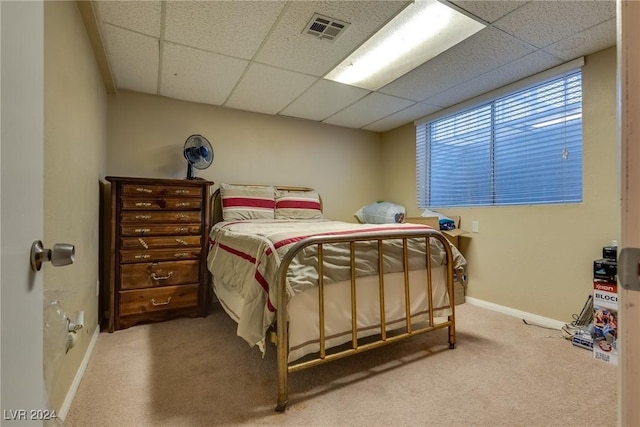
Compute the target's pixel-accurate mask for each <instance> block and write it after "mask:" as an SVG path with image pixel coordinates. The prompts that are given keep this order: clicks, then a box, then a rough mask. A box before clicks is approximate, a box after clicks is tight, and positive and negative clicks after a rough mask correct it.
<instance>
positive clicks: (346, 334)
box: [207, 184, 466, 411]
mask: <svg viewBox="0 0 640 427" xmlns="http://www.w3.org/2000/svg"><path fill="white" fill-rule="evenodd" d="M212 212H213V216H214V218H213V227H212V229H211V232H210V238H209V252H208V255H207V266H208V269H209V271H210V273H211V278H212V280H211V283H212V290H213V293H214V294H215V297H216V299H217V300H218V301H219V302H220V305H221V306H222V307H223V308H224V310H225V311H226V312H227V313H228V314H229V316H230V317H232V318H233V319H234V320H235V321H236V322H237V324H238V329H237V334H238V336H240V337H241V338H243V339H244V340H245V341H246V342H247V343H248V344H249V345H250V346H252V347H254V346H255V347H257V348H259V349H260V350H261V351H262V352H263V353H264V352H265V351H267V344H268V342H269V341H272V342H274V343H275V344H276V349H277V369H278V401H277V406H276V411H284V410H285V408H286V405H287V403H288V374H289V373H291V372H295V371H298V370H301V369H305V368H309V367H312V366H315V365H318V364H320V363H325V362H328V361H332V360H335V359H339V358H342V357H345V356H348V355H351V354H357V353H360V352H362V351H366V350H368V349H371V348H376V347H380V346H381V345H385V344H389V343H392V342H395V341H398V340H401V339H405V338H408V337H411V336H415V335H418V334H421V333H426V332H430V331H434V330H436V329H441V328H448V344H449V347H450V348H454V347H455V343H456V336H455V307H454V297H453V295H454V292H453V281H454V275H455V274H456V273H457V274H463V273H464V268H465V267H466V261H465V260H464V258H463V257H462V255H460V254H459V252H457V250H456V249H455V247H452V246H451V245H450V244H449V242H448V241H447V239H446V238H445V237H444V236H443V235H442V234H440V232H439V231H437V230H434V229H433V228H431V227H429V226H427V225H422V224H355V223H348V222H340V221H331V220H328V219H326V218H324V216H323V213H322V201H321V198H320V195H319V194H318V193H317V192H315V191H314V190H313V189H310V188H304V187H275V186H261V185H231V184H221V185H220V188H219V189H218V190H216V192H215V193H214V197H213V208H212Z"/></svg>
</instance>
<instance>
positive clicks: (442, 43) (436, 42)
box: [325, 0, 485, 90]
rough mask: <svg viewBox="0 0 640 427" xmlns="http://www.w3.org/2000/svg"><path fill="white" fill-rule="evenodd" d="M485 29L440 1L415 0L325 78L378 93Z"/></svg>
mask: <svg viewBox="0 0 640 427" xmlns="http://www.w3.org/2000/svg"><path fill="white" fill-rule="evenodd" d="M352 25H353V24H352ZM484 27H485V25H484V24H482V23H480V22H478V21H476V20H474V19H472V18H470V17H468V16H466V15H464V14H462V13H460V12H458V11H456V10H454V9H452V8H451V7H449V6H447V5H445V4H443V3H440V2H438V1H436V0H415V1H414V2H413V3H412V4H410V5H409V6H407V7H406V8H405V9H404V10H403V11H402V12H400V13H399V14H398V15H397V16H396V17H395V18H393V19H392V20H391V21H389V23H388V24H387V25H385V26H384V27H383V28H382V29H381V30H380V31H378V32H377V33H376V34H374V35H373V36H372V37H371V38H370V39H369V40H367V41H366V42H364V44H362V46H360V47H359V48H358V49H357V50H356V51H355V52H353V53H352V54H351V55H350V56H349V57H348V58H347V59H345V60H344V61H342V62H341V63H340V65H338V66H337V67H336V68H334V69H333V70H332V71H330V72H329V74H327V75H326V76H325V78H326V79H329V80H333V81H336V82H339V83H345V84H348V85H352V86H358V87H361V88H364V89H369V90H378V89H380V88H381V87H382V86H384V85H386V84H387V83H389V82H392V81H393V80H395V79H397V78H398V77H400V76H402V75H404V74H406V73H407V72H409V71H411V70H413V69H414V68H416V67H417V66H419V65H422V64H424V63H425V62H426V61H428V60H429V59H431V58H433V57H435V56H437V55H439V54H440V53H442V52H444V51H445V50H447V49H449V48H450V47H452V46H454V45H456V44H458V43H460V42H461V41H463V40H464V39H466V38H468V37H470V36H471V35H473V34H475V33H477V32H478V31H480V30H481V29H483V28H484Z"/></svg>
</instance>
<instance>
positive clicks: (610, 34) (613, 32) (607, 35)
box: [544, 18, 617, 61]
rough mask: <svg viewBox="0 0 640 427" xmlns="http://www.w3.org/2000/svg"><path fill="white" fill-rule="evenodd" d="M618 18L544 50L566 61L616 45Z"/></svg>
mask: <svg viewBox="0 0 640 427" xmlns="http://www.w3.org/2000/svg"><path fill="white" fill-rule="evenodd" d="M616 37H617V28H616V18H611V19H609V20H608V21H605V22H603V23H602V24H598V25H596V26H595V27H591V28H589V29H588V30H586V31H583V32H581V33H579V34H576V35H574V36H572V37H569V38H568V39H565V40H562V41H559V42H558V43H554V44H552V45H551V46H547V47H546V48H545V49H544V50H545V51H546V52H549V53H551V54H553V55H556V56H557V57H559V58H562V59H564V60H566V61H569V60H572V59H574V58H577V57H579V56H584V55H588V54H590V53H594V52H597V51H599V50H602V49H606V48H608V47H611V46H615V45H616Z"/></svg>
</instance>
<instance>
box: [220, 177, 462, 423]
mask: <svg viewBox="0 0 640 427" xmlns="http://www.w3.org/2000/svg"><path fill="white" fill-rule="evenodd" d="M276 188H279V189H287V190H299V191H303V190H308V189H307V188H303V187H276ZM218 191H219V190H217V191H216V192H215V193H214V197H213V200H214V209H213V213H214V224H215V223H216V222H218V221H220V220H221V219H222V212H221V210H222V209H221V207H220V197H219V194H218ZM216 220H217V221H216ZM416 238H421V239H425V244H426V257H425V265H426V270H427V281H426V283H425V288H426V291H427V301H428V306H429V308H428V319H429V321H428V323H426V325H419V326H415V327H414V325H413V324H412V319H411V318H412V314H411V295H410V291H409V266H408V263H409V261H408V245H407V241H408V239H416ZM398 239H401V240H402V258H403V260H402V262H403V272H404V300H405V325H404V328H403V330H401V331H399V330H398V329H397V328H394V329H393V334H392V335H388V333H387V332H388V331H387V323H386V319H385V298H384V295H385V294H384V289H385V278H384V269H383V253H384V251H383V242H384V241H385V240H398ZM432 239H435V240H437V241H439V242H440V243H441V244H442V246H443V247H444V250H445V253H446V275H447V278H446V281H447V292H448V295H449V309H450V312H451V314H450V315H449V316H447V320H446V321H441V322H439V323H434V322H435V316H434V307H433V287H432V286H433V283H432V282H433V280H432V267H431V262H430V259H431V240H432ZM366 241H369V242H371V241H375V242H377V249H378V286H379V295H380V320H381V325H380V334H379V336H378V335H374V336H373V338H372V337H371V336H369V337H367V338H366V342H362V341H363V338H358V336H357V333H358V330H357V329H358V328H357V310H358V304H357V299H356V270H355V264H356V255H355V245H356V242H366ZM334 243H348V244H349V246H350V268H351V328H352V330H351V337H352V338H351V345H350V346H346V347H348V348H346V349H341V350H340V349H338V350H336V348H335V347H334V348H333V349H332V351H327V350H329V349H327V348H326V346H325V336H324V325H325V313H324V305H325V300H324V290H325V286H326V285H325V283H324V278H323V268H324V266H323V246H324V245H327V244H334ZM312 245H315V246H316V247H317V253H318V265H317V267H316V268H317V271H318V298H319V302H318V304H319V312H318V320H319V326H320V336H319V344H320V351H319V352H318V354H317V356H316V357H307V356H305V357H303V358H301V359H298V360H296V361H293V362H289V361H288V356H289V345H288V344H289V338H288V333H289V331H288V324H289V322H291V321H295V319H289V313H288V295H287V286H286V280H287V271H288V269H289V264H290V263H291V262H292V261H293V259H294V258H295V257H296V255H297V254H298V253H299V252H300V251H302V250H303V249H304V248H306V247H308V246H312ZM453 282H454V269H453V256H452V252H451V248H450V246H449V242H448V240H447V239H446V238H445V237H444V236H443V235H442V234H441V233H440V232H438V231H436V230H432V229H429V230H427V229H425V230H406V231H394V232H389V233H385V234H379V233H363V234H360V235H358V236H357V237H354V236H350V237H342V236H313V237H309V238H306V239H304V240H301V241H299V242H297V243H296V244H295V245H294V246H293V247H292V248H291V249H290V250H289V251H288V252H287V254H286V255H285V256H284V258H283V259H282V261H281V264H280V266H279V269H278V275H277V284H278V290H277V306H278V310H277V312H276V332H275V335H276V336H275V337H273V336H272V337H271V338H272V339H271V341H273V342H275V343H276V347H277V370H278V400H277V405H276V408H275V410H276V411H277V412H284V411H285V410H286V407H287V404H288V399H289V388H288V376H289V374H290V373H293V372H297V371H300V370H303V369H306V368H310V367H313V366H317V365H320V364H323V363H327V362H331V361H334V360H337V359H340V358H343V357H347V356H351V355H354V354H359V353H362V352H364V351H367V350H371V349H374V348H378V347H382V346H384V345H387V344H391V343H394V342H397V341H400V340H405V339H408V338H411V337H413V336H416V335H420V334H424V333H428V332H432V331H435V330H438V329H443V328H448V342H449V348H450V349H453V348H455V345H456V331H455V302H454V291H453ZM343 347H345V346H343ZM341 348H342V347H341ZM301 360H302V361H301Z"/></svg>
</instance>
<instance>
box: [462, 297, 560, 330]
mask: <svg viewBox="0 0 640 427" xmlns="http://www.w3.org/2000/svg"><path fill="white" fill-rule="evenodd" d="M464 302H466V303H467V304H471V305H475V306H478V307H482V308H486V309H489V310H493V311H497V312H499V313H503V314H507V315H509V316H513V317H517V318H519V319H523V320H525V321H526V322H527V323H531V324H534V325H538V326H544V327H546V328H551V329H562V327H563V326H564V325H565V323H566V322H561V321H560V320H555V319H550V318H548V317H543V316H538V315H537V314H532V313H527V312H526V311H520V310H516V309H515V308H510V307H505V306H504V305H499V304H494V303H492V302H488V301H483V300H481V299H477V298H473V297H469V296H465V297H464Z"/></svg>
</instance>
